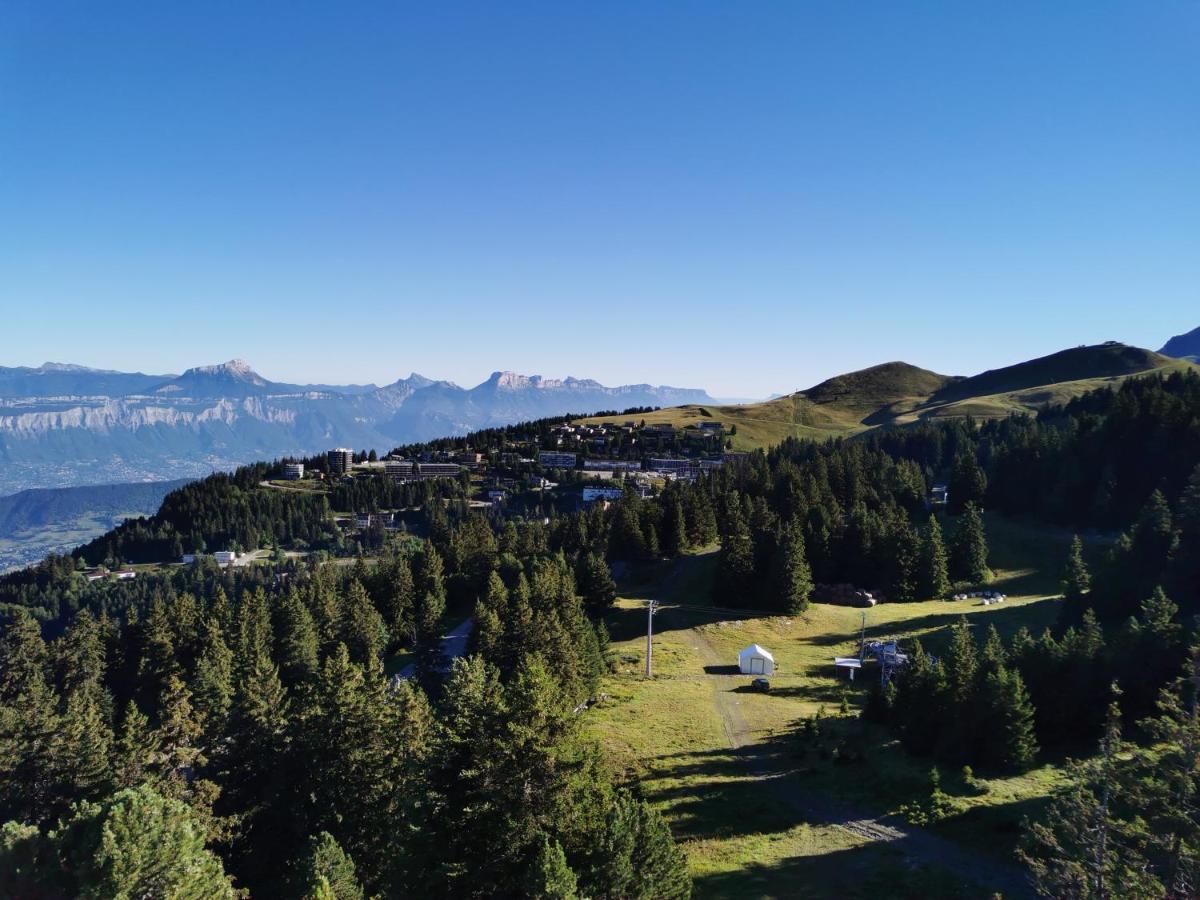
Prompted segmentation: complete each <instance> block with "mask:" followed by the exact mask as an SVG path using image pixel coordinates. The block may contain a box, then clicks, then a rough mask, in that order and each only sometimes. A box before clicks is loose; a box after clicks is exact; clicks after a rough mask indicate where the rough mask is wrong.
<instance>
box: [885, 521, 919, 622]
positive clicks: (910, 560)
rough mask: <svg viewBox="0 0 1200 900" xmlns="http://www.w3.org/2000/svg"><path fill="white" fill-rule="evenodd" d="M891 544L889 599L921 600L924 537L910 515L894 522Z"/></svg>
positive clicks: (888, 571)
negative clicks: (922, 541)
mask: <svg viewBox="0 0 1200 900" xmlns="http://www.w3.org/2000/svg"><path fill="white" fill-rule="evenodd" d="M888 544H889V546H888V562H887V566H886V570H887V576H888V577H887V596H888V599H889V600H891V601H893V602H896V603H910V602H912V601H913V600H916V599H918V595H919V593H920V589H921V584H920V565H921V539H920V536H919V535H918V534H917V530H916V529H915V528H913V526H912V523H911V522H909V521H908V517H907V516H901V517H900V518H899V519H898V520H897V521H896V522H895V523H894V524H893V526H892V534H891V538H890V540H889V541H888Z"/></svg>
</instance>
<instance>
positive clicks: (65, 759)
mask: <svg viewBox="0 0 1200 900" xmlns="http://www.w3.org/2000/svg"><path fill="white" fill-rule="evenodd" d="M60 728H61V731H60V732H59V734H58V746H57V748H56V751H55V753H54V756H55V760H56V762H57V764H58V767H59V771H60V773H61V775H60V778H61V785H62V788H61V789H62V794H63V797H64V799H65V800H67V801H75V800H96V799H98V798H100V797H101V796H103V795H104V794H106V793H107V792H108V790H109V789H110V788H111V786H112V779H111V772H110V769H109V764H110V759H109V751H110V748H111V746H112V741H113V735H112V729H111V728H109V725H108V722H107V721H105V719H104V715H103V711H102V710H101V707H100V701H99V699H98V697H97V696H96V694H95V693H94V692H93V691H89V690H74V691H72V692H71V694H70V696H69V697H68V698H67V708H66V711H65V712H64V713H63V716H62V722H61V726H60ZM65 805H66V804H64V807H65Z"/></svg>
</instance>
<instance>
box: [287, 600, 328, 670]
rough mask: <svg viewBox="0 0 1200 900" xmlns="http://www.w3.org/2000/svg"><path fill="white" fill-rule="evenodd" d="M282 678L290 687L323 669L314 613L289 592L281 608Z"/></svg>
mask: <svg viewBox="0 0 1200 900" xmlns="http://www.w3.org/2000/svg"><path fill="white" fill-rule="evenodd" d="M280 617H281V623H280V634H279V658H280V667H279V668H280V676H281V677H282V678H283V680H284V682H285V683H287V684H288V685H297V684H301V683H302V682H306V681H309V680H310V679H312V678H314V677H316V675H317V672H318V670H319V668H320V637H319V635H318V632H317V625H316V622H315V621H313V617H312V613H310V612H309V611H308V607H307V606H305V605H304V601H302V600H301V599H300V597H299V595H298V594H296V593H292V592H289V593H288V594H286V595H285V596H284V598H283V601H282V603H281V604H280Z"/></svg>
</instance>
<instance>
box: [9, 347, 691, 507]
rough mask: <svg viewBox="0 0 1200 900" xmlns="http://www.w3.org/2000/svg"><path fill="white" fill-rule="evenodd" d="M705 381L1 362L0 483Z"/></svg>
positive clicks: (194, 466) (86, 479) (201, 460)
mask: <svg viewBox="0 0 1200 900" xmlns="http://www.w3.org/2000/svg"><path fill="white" fill-rule="evenodd" d="M711 399H712V398H710V397H709V396H708V395H707V394H706V393H705V392H704V391H700V390H691V389H681V388H671V387H655V386H651V385H624V386H620V387H605V386H603V385H601V384H600V383H599V382H596V381H592V380H589V379H578V378H564V379H554V378H542V377H541V376H538V375H521V374H518V373H516V372H496V373H495V374H493V375H492V376H491V377H490V378H489V379H487V380H486V381H484V382H483V383H482V384H480V385H477V386H476V387H474V388H462V387H459V386H458V385H456V384H453V383H452V382H449V381H435V380H433V379H430V378H426V377H425V376H423V375H418V374H416V373H415V372H414V373H413V374H412V375H410V376H409V377H407V378H402V379H399V380H398V381H395V382H393V383H392V384H389V385H386V386H384V387H376V386H374V385H349V386H346V387H344V388H343V387H338V386H329V385H295V384H284V383H281V382H275V381H270V380H269V379H266V378H264V377H263V376H262V375H260V374H258V373H257V372H255V371H254V369H253V368H251V367H250V366H249V365H248V364H247V363H245V362H243V361H241V360H230V361H229V362H226V363H221V364H219V365H214V366H197V367H195V368H191V369H187V370H186V371H185V372H184V373H183V374H182V375H178V376H173V375H171V376H154V375H143V374H141V373H135V374H127V373H120V372H112V371H107V370H105V371H102V370H97V369H87V368H84V367H82V366H71V365H64V364H60V363H47V364H46V365H44V366H40V367H38V368H36V369H35V368H3V367H0V494H7V493H12V492H15V491H18V490H22V489H25V488H31V487H60V486H68V485H77V484H99V483H106V482H113V481H134V480H140V479H160V478H177V477H181V476H188V477H196V476H198V475H204V474H206V473H207V472H210V471H212V470H213V469H214V468H231V467H233V466H236V465H239V464H242V463H247V462H252V461H254V460H259V459H271V458H275V457H280V456H287V455H297V454H309V453H316V452H319V451H321V450H325V449H327V448H328V447H330V446H333V445H339V446H348V447H355V448H362V449H366V448H375V449H377V450H385V451H386V450H390V449H391V448H392V447H395V446H397V445H398V444H402V443H406V442H408V441H414V440H422V439H426V438H432V437H441V436H443V435H453V434H462V433H464V432H467V431H471V430H473V429H476V428H483V427H490V426H494V425H501V424H507V423H510V422H516V421H522V420H527V419H534V418H541V417H544V416H553V415H562V414H564V413H587V412H595V411H597V410H601V409H611V408H624V407H628V406H650V405H652V406H670V405H674V404H678V403H693V402H701V403H707V402H711Z"/></svg>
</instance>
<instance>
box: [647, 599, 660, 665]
mask: <svg viewBox="0 0 1200 900" xmlns="http://www.w3.org/2000/svg"><path fill="white" fill-rule="evenodd" d="M656 612H658V601H657V600H654V599H650V600H648V601H646V677H647V678H652V677H653V676H654V668H653V665H654V645H653V644H652V643H651V638H652V637H653V636H654V614H655V613H656Z"/></svg>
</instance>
